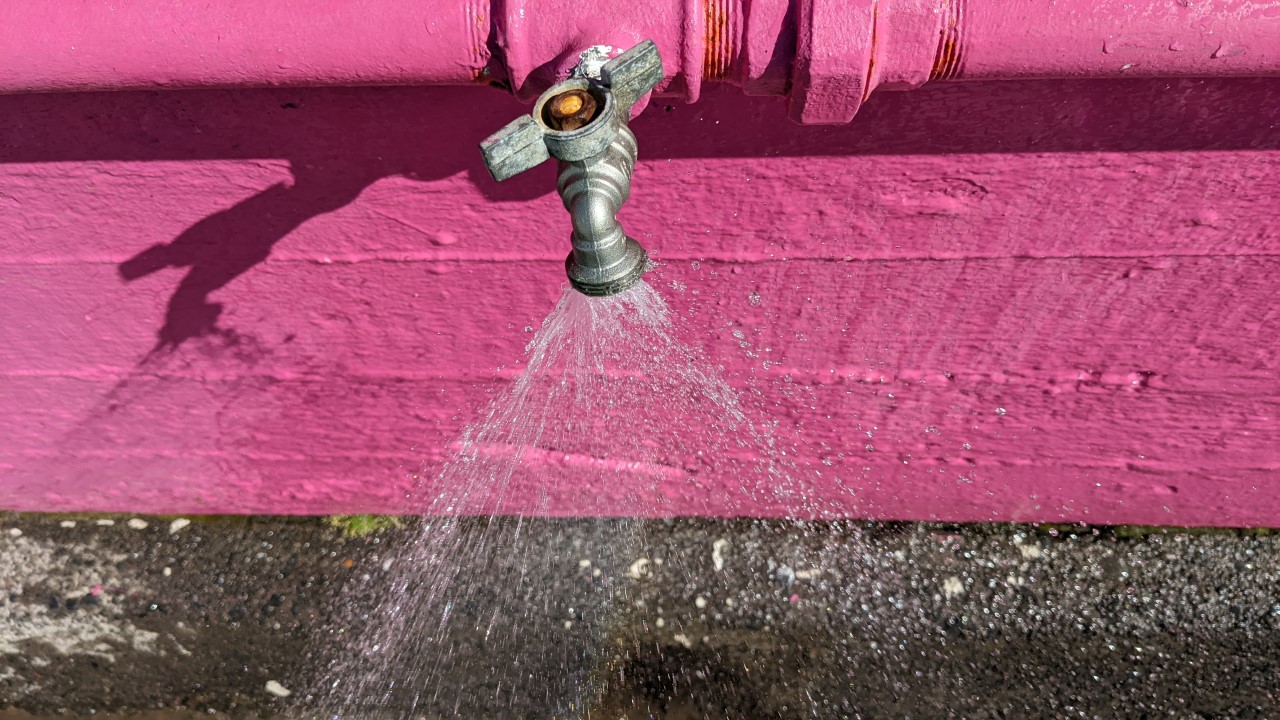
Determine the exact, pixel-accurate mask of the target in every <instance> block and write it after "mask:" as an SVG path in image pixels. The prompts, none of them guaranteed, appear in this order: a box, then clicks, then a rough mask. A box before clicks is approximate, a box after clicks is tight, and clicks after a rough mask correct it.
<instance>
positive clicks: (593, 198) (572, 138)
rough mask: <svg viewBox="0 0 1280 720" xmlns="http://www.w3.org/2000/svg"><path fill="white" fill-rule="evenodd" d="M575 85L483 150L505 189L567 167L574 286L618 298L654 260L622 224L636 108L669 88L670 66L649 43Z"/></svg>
mask: <svg viewBox="0 0 1280 720" xmlns="http://www.w3.org/2000/svg"><path fill="white" fill-rule="evenodd" d="M585 65H586V63H583V64H582V65H579V66H578V68H576V69H575V75H576V76H575V77H572V78H570V79H568V80H565V81H564V82H561V83H557V84H556V85H554V86H553V87H552V88H551V89H550V90H547V91H546V92H545V93H543V94H542V96H541V97H539V98H538V102H537V103H535V104H534V106H533V112H532V114H530V115H525V116H523V117H520V118H518V119H516V120H515V121H513V122H512V123H511V124H509V125H507V126H506V127H504V128H502V129H501V130H499V131H498V132H496V133H494V134H493V135H491V136H490V137H489V138H487V139H486V140H485V141H484V142H482V143H480V152H481V153H482V154H483V155H484V161H485V165H487V166H488V168H489V173H490V174H491V175H493V179H494V180H498V181H502V180H506V179H507V178H510V177H513V176H515V175H518V174H520V173H522V172H524V171H525V170H529V169H531V168H534V167H537V166H538V165H541V164H542V163H543V162H544V161H546V160H548V159H550V158H556V159H557V160H559V161H560V174H559V179H558V180H557V183H556V186H557V189H558V190H559V192H560V198H561V199H562V200H563V201H564V207H565V209H566V210H568V211H569V217H570V219H571V220H572V222H573V234H572V235H571V236H570V239H571V241H572V243H573V251H572V252H570V253H569V257H568V258H567V259H566V260H565V272H566V273H568V275H569V283H570V284H571V285H573V287H574V288H576V289H577V290H578V291H579V292H581V293H583V294H586V295H613V294H616V293H620V292H622V291H623V290H626V289H627V288H629V287H631V286H632V285H634V284H635V283H636V282H637V281H638V280H639V279H640V276H641V275H642V274H644V272H645V270H647V269H648V265H649V256H648V255H647V254H646V253H645V251H644V248H642V247H640V244H639V243H637V242H636V241H635V240H634V239H632V238H629V237H627V235H626V234H625V233H624V232H623V230H622V225H621V224H620V223H619V222H618V218H617V215H618V211H619V210H620V209H621V208H622V204H623V203H624V202H626V200H627V197H628V196H629V195H630V194H631V173H632V170H633V169H634V168H635V162H636V138H635V136H634V135H632V134H631V130H630V129H629V128H628V127H627V123H628V122H629V120H630V119H631V106H632V105H634V104H635V103H636V101H637V100H639V99H640V98H642V97H644V95H645V94H646V93H648V92H650V91H651V90H653V88H654V86H655V85H657V84H658V83H659V82H660V81H661V80H662V58H661V57H660V56H659V55H658V47H657V46H656V45H654V44H653V41H652V40H646V41H644V42H642V43H640V44H639V45H636V46H635V47H633V48H631V49H630V50H628V51H626V52H624V53H622V54H621V55H619V56H618V57H616V58H613V59H612V60H610V61H608V62H607V63H605V64H604V65H603V67H601V68H600V71H599V77H593V76H589V75H588V71H587V70H586V69H585V67H584V66H585Z"/></svg>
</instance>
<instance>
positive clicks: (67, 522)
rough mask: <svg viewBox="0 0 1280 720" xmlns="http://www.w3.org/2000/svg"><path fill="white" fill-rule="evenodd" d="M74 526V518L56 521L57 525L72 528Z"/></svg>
mask: <svg viewBox="0 0 1280 720" xmlns="http://www.w3.org/2000/svg"><path fill="white" fill-rule="evenodd" d="M75 526H76V521H75V520H63V521H62V522H60V523H58V527H64V528H73V527H75Z"/></svg>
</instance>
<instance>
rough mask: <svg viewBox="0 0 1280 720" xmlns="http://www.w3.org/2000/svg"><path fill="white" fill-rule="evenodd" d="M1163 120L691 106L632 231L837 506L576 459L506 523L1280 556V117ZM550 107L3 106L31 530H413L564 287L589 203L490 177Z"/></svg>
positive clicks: (663, 280)
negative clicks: (1205, 531)
mask: <svg viewBox="0 0 1280 720" xmlns="http://www.w3.org/2000/svg"><path fill="white" fill-rule="evenodd" d="M1124 88H1125V93H1126V94H1125V98H1126V100H1125V102H1128V103H1129V104H1130V105H1131V106H1132V107H1128V106H1122V107H1121V108H1120V109H1117V108H1116V106H1115V104H1114V101H1113V102H1112V103H1111V104H1104V102H1103V101H1104V100H1106V99H1107V98H1110V97H1112V95H1113V94H1114V92H1115V89H1116V86H1098V85H1089V84H1080V83H1053V84H1040V85H1020V86H1014V87H1008V86H1000V87H987V86H969V87H965V88H957V87H947V88H944V89H942V90H939V91H930V90H922V91H918V92H916V93H913V94H910V95H906V94H903V95H888V96H885V97H884V98H883V100H882V99H880V98H877V99H875V100H873V101H872V102H871V103H870V104H869V106H868V108H867V109H866V110H865V112H864V114H863V115H862V116H861V117H860V118H859V121H858V122H857V123H855V125H853V126H850V127H849V128H841V129H817V128H798V127H794V126H790V125H787V124H785V121H784V120H783V117H784V109H783V107H782V106H781V104H780V103H779V102H778V101H776V100H747V99H742V98H739V97H737V96H736V95H733V96H731V95H720V96H717V95H716V94H715V93H711V95H712V98H711V102H709V103H708V104H706V105H705V106H697V107H693V108H685V107H679V108H673V109H672V110H671V111H670V112H668V111H667V110H666V108H665V107H663V106H660V105H658V106H654V107H653V108H651V110H650V111H649V112H648V114H647V115H645V116H644V117H642V118H641V119H640V120H639V121H638V122H637V123H636V131H637V133H638V135H640V137H641V138H642V145H641V147H642V149H641V153H642V156H644V159H643V160H642V162H641V164H640V166H639V169H638V171H637V181H636V191H635V196H634V198H633V200H632V202H631V204H630V205H628V207H627V208H626V210H625V211H624V218H623V219H624V221H625V223H626V226H627V227H628V228H629V229H631V230H632V231H633V232H634V233H635V234H636V235H637V237H639V238H640V239H641V240H642V242H644V243H645V244H646V245H647V246H648V247H649V248H650V250H651V251H652V252H653V254H654V255H655V257H657V258H658V259H659V260H662V261H663V262H664V263H665V265H664V267H662V268H661V269H660V270H659V272H658V273H656V274H655V275H654V276H653V277H652V281H653V282H654V283H655V284H656V285H657V286H658V287H659V288H660V289H661V290H662V292H663V294H664V295H665V296H666V297H667V299H668V301H669V302H670V303H671V306H672V308H673V310H674V311H675V312H676V313H677V314H678V316H679V318H680V323H681V325H682V327H683V328H684V330H683V332H684V333H685V335H686V339H687V340H688V341H689V342H690V343H693V344H695V345H698V346H702V347H705V348H706V350H707V352H708V353H709V355H710V357H711V360H712V361H713V362H714V363H717V364H720V365H723V366H724V367H725V370H726V373H727V375H728V377H729V379H730V381H731V382H732V383H733V384H735V385H736V386H738V387H742V388H755V389H758V390H759V391H760V392H761V393H762V396H761V398H760V402H761V403H763V408H764V409H765V414H766V416H768V417H775V418H777V419H779V420H781V421H782V426H781V427H782V429H781V432H782V436H783V437H782V441H783V442H784V443H789V444H793V445H794V446H795V450H796V451H797V454H796V455H795V457H797V458H799V460H800V461H801V463H802V464H808V465H809V466H811V467H813V468H817V469H819V470H821V471H822V472H823V475H822V479H821V480H805V481H804V482H805V483H806V484H804V485H803V486H799V487H792V488H781V489H780V490H781V491H782V494H781V495H780V494H779V492H775V490H778V489H776V488H761V487H756V486H755V485H753V483H757V482H758V477H759V476H758V475H752V474H751V473H750V472H748V471H749V470H750V467H751V463H752V462H754V459H753V458H751V457H749V456H748V457H736V458H731V460H732V462H727V463H724V464H723V465H722V466H721V467H719V468H716V467H714V466H707V465H706V464H705V462H698V461H696V460H693V459H692V457H693V456H694V455H696V448H695V445H691V444H690V443H691V442H695V441H697V439H698V438H704V437H705V438H710V436H706V435H702V434H699V433H702V432H705V428H702V429H699V426H693V427H681V430H682V432H683V433H684V435H685V437H684V438H683V439H681V438H678V437H674V436H673V437H672V438H669V439H663V438H658V439H657V440H661V441H662V442H658V444H659V446H661V447H662V448H663V450H662V452H659V453H658V455H657V458H658V459H659V461H660V463H661V465H662V468H684V469H685V470H684V471H677V472H672V471H669V470H664V469H662V468H659V471H656V472H654V473H649V474H642V475H637V476H635V477H632V478H629V479H619V478H618V477H616V475H615V474H614V472H613V470H610V469H608V468H605V469H602V468H601V466H599V465H598V464H596V463H594V462H593V461H591V459H590V457H589V452H588V451H589V450H590V448H588V447H575V446H574V445H573V444H572V443H567V444H561V445H560V446H557V447H554V448H548V449H545V450H546V452H542V453H535V454H534V455H533V456H531V457H530V461H529V464H528V467H527V468H525V470H523V471H522V472H521V473H519V474H518V475H517V476H516V477H515V478H514V479H513V485H512V486H511V488H510V489H509V490H508V491H506V492H505V493H504V494H503V495H502V496H501V497H497V496H494V497H484V496H477V497H475V498H473V499H472V500H471V503H470V505H468V508H467V509H469V510H474V511H483V510H495V509H496V510H500V511H504V512H532V513H542V514H551V515H582V514H586V515H591V514H653V513H656V514H660V515H669V514H670V515H687V514H713V515H735V514H743V515H771V514H778V513H782V512H785V511H787V510H788V508H794V506H795V503H797V502H798V500H797V499H796V498H797V497H798V495H799V494H803V496H804V497H805V498H806V500H805V502H804V503H803V509H802V510H803V512H807V513H810V514H816V515H824V516H826V515H852V516H865V517H888V518H917V519H952V520H1001V519H1004V520H1010V519H1013V520H1055V521H1056V520H1090V521H1094V522H1160V523H1186V524H1276V523H1277V522H1280V493H1276V492H1275V487H1274V478H1275V476H1276V473H1277V472H1278V471H1280V468H1278V467H1277V465H1278V464H1280V460H1278V457H1277V456H1278V450H1277V449H1278V448H1280V421H1278V420H1277V417H1276V413H1277V406H1278V405H1280V380H1278V379H1277V378H1280V373H1278V372H1277V371H1278V370H1280V367H1278V366H1280V347H1277V344H1276V342H1275V338H1276V337H1277V336H1280V312H1277V310H1276V309H1275V302H1274V299H1275V295H1276V285H1275V278H1276V277H1277V271H1280V258H1278V256H1280V252H1277V250H1278V249H1280V226H1278V225H1277V222H1276V217H1275V215H1274V213H1271V212H1269V211H1267V210H1266V209H1267V208H1269V207H1270V206H1271V205H1273V204H1274V197H1273V195H1274V191H1275V189H1276V188H1277V187H1280V175H1277V173H1278V170H1277V168H1280V164H1277V163H1276V162H1275V160H1276V153H1277V148H1280V136H1278V133H1277V131H1276V130H1275V128H1274V127H1273V126H1272V124H1271V123H1270V121H1268V120H1266V118H1265V113H1264V112H1261V108H1265V107H1274V101H1276V99H1277V97H1278V96H1280V86H1277V85H1276V84H1275V83H1265V82H1259V81H1232V82H1224V83H1215V84H1203V83H1198V82H1180V83H1174V84H1170V83H1168V82H1164V81H1161V82H1151V83H1135V84H1132V85H1125V86H1124ZM1168 98H1173V101H1171V102H1169V103H1165V104H1161V103H1162V102H1164V100H1166V99H1168ZM473 100H474V102H475V104H474V105H473V107H474V108H475V110H476V118H477V119H476V120H475V122H474V123H473V124H468V125H467V126H465V127H463V128H460V129H458V128H450V127H449V126H448V123H446V122H445V121H444V119H442V118H440V117H439V116H438V115H433V114H432V112H433V111H432V108H433V107H437V106H447V105H448V104H449V103H460V102H471V101H473ZM290 102H293V103H295V104H297V105H298V107H296V108H291V109H285V108H282V107H281V106H282V105H283V104H287V103H290ZM1126 107H1127V108H1128V109H1127V110H1126ZM374 108H376V112H375V111H374ZM518 109H519V108H518V106H516V105H515V104H513V103H511V102H510V101H509V100H508V99H504V98H502V97H500V96H494V95H484V94H480V95H476V94H470V93H467V92H465V91H462V90H439V91H430V92H427V91H412V90H399V91H391V90H364V91H354V90H353V91H336V90H335V91H306V92H301V91H289V92H286V91H265V92H197V93H180V94H171V95H163V96H153V95H146V94H126V95H110V96H61V97H10V98H2V99H0V118H3V119H5V120H6V122H3V123H0V127H3V128H4V130H3V131H0V152H2V153H3V158H4V160H5V162H3V163H0V207H3V208H4V212H0V307H3V308H4V312H3V313H0V507H7V508H16V509H48V510H53V509H59V510H72V509H113V510H132V511H154V512H285V513H308V512H322V513H325V512H365V511H387V510H396V509H403V508H404V507H405V506H404V505H403V504H402V500H403V497H404V494H405V493H406V492H407V491H408V490H410V489H411V488H412V486H413V480H412V478H411V477H410V475H413V474H419V475H422V473H419V472H418V471H419V469H420V467H421V466H422V465H423V464H424V463H425V465H426V473H425V475H424V476H425V477H430V476H431V475H432V473H433V469H434V467H435V466H436V464H437V463H438V462H439V461H440V459H441V458H442V457H443V456H444V454H445V452H446V450H447V446H448V444H449V442H451V441H452V439H453V438H454V437H456V434H457V432H458V431H459V429H460V428H461V427H462V425H463V424H464V423H465V422H466V421H468V420H469V419H472V418H474V417H475V414H476V413H477V412H478V411H479V408H480V406H481V405H482V403H483V402H484V401H485V400H486V399H487V398H488V397H490V393H489V389H490V388H493V387H501V386H502V384H503V383H505V382H506V381H507V380H509V379H510V378H511V377H513V376H514V374H515V373H517V372H518V371H519V369H520V367H521V363H522V359H521V358H522V355H521V351H522V348H523V347H524V345H525V344H526V343H527V342H528V340H529V337H530V335H529V333H528V332H526V331H525V328H526V327H536V326H537V325H538V324H539V321H540V319H541V318H542V317H543V316H544V315H545V314H546V313H547V312H548V311H549V310H550V308H551V307H552V305H553V304H554V302H555V299H556V297H557V296H558V293H559V291H560V287H561V285H562V282H563V280H562V271H561V269H560V262H561V258H562V257H563V254H564V253H565V252H566V250H567V242H566V241H565V234H566V230H567V224H566V221H565V218H564V217H563V210H562V209H561V208H559V207H558V201H557V200H556V199H555V197H554V195H552V194H550V187H551V184H550V183H551V178H550V176H549V174H548V173H543V174H541V175H539V174H537V173H535V174H533V175H532V176H531V177H529V178H521V179H520V180H518V181H514V182H515V184H514V185H513V186H511V187H505V186H496V185H494V184H492V183H491V182H490V181H489V180H488V179H487V177H485V176H484V175H483V172H484V171H483V169H481V168H480V167H479V165H478V155H476V154H475V149H474V145H473V144H472V141H474V140H476V139H478V138H479V136H481V135H483V133H484V132H487V131H488V130H489V129H490V128H491V127H496V126H497V125H499V124H501V122H502V121H504V120H505V119H507V118H509V117H510V116H511V115H512V114H514V113H515V112H517V111H518ZM59 119H60V120H59ZM55 121H56V122H55ZM548 172H549V171H548ZM184 282H185V283H187V285H183V283H184ZM184 288H185V290H184ZM495 289H497V291H495ZM215 305H216V306H220V310H219V311H218V312H217V314H216V316H215V314H214V311H215V309H217V308H215ZM735 333H739V334H741V335H742V338H741V339H739V338H738V337H736V335H735ZM158 341H161V342H162V346H161V351H160V352H159V353H158V354H155V355H152V356H150V357H148V354H149V353H151V352H152V350H153V349H154V348H156V346H157V342H158ZM743 342H745V343H746V346H745V347H744V346H742V345H740V343H743ZM164 343H167V345H165V344H164ZM766 363H767V364H768V367H765V364H766ZM890 395H892V397H890ZM1000 408H1003V410H1004V412H1003V413H1000V412H998V409H1000ZM797 424H798V425H799V428H800V432H799V433H798V434H795V433H794V431H793V430H791V429H789V428H793V426H795V425H797ZM670 427H672V428H675V427H679V426H677V425H671V426H670ZM868 432H871V433H872V435H871V436H870V437H868V436H867V433H868ZM691 439H692V440H691ZM657 440H655V442H657ZM713 440H714V438H711V439H708V440H707V442H708V443H711V442H712V441H713ZM664 443H666V444H664ZM867 445H871V446H872V450H870V451H868V450H867V449H866V446H867ZM965 445H968V446H969V447H967V448H966V447H965ZM707 447H711V445H708V446H707ZM646 452H647V451H646ZM618 459H619V460H626V459H627V458H618ZM825 463H830V464H829V465H828V464H825ZM605 479H608V482H604V480H605ZM744 483H745V485H746V487H744ZM787 492H790V493H792V495H791V496H790V497H789V496H787V494H786V493H787Z"/></svg>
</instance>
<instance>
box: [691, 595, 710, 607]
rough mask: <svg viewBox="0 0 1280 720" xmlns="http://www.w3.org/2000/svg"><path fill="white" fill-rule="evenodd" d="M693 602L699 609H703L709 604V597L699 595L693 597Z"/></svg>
mask: <svg viewBox="0 0 1280 720" xmlns="http://www.w3.org/2000/svg"><path fill="white" fill-rule="evenodd" d="M693 604H694V605H696V606H697V607H698V609H702V608H704V607H706V606H707V599H706V598H704V597H702V596H701V595H699V596H698V597H696V598H694V599H693Z"/></svg>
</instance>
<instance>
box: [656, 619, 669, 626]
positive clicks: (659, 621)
mask: <svg viewBox="0 0 1280 720" xmlns="http://www.w3.org/2000/svg"><path fill="white" fill-rule="evenodd" d="M653 624H654V625H657V626H658V627H666V626H667V621H666V620H663V619H662V618H658V619H657V620H655V621H653Z"/></svg>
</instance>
